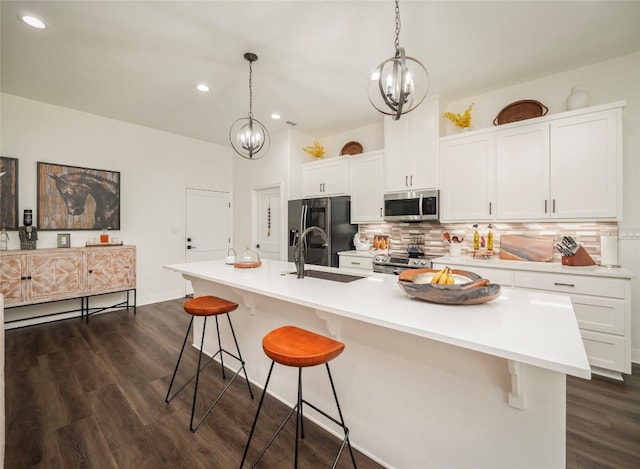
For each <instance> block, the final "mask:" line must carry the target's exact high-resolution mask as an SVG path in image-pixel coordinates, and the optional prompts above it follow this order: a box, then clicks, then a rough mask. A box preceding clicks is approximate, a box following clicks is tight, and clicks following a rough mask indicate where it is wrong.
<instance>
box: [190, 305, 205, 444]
mask: <svg viewBox="0 0 640 469" xmlns="http://www.w3.org/2000/svg"><path fill="white" fill-rule="evenodd" d="M206 329H207V317H206V316H205V317H204V323H203V325H202V338H201V339H200V353H199V354H198V371H197V372H196V386H195V389H194V390H193V404H192V405H191V423H190V425H189V428H190V429H191V432H192V433H195V431H196V430H197V429H198V427H199V426H200V424H201V423H202V420H204V417H203V418H202V420H200V422H198V425H196V426H195V428H194V426H193V415H194V414H195V412H196V399H197V397H198V382H199V381H200V363H201V362H202V349H203V348H204V333H205V330H206ZM205 417H206V415H205Z"/></svg>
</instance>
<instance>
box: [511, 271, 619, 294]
mask: <svg viewBox="0 0 640 469" xmlns="http://www.w3.org/2000/svg"><path fill="white" fill-rule="evenodd" d="M515 286H516V287H522V288H533V289H536V290H547V291H555V292H558V293H566V294H572V293H575V294H582V295H594V296H606V297H609V298H624V296H625V284H624V281H623V280H620V279H616V278H606V277H587V276H582V275H562V274H551V273H540V272H515Z"/></svg>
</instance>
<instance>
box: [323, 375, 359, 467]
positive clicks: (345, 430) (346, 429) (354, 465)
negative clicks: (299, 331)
mask: <svg viewBox="0 0 640 469" xmlns="http://www.w3.org/2000/svg"><path fill="white" fill-rule="evenodd" d="M325 365H326V366H327V374H328V375H329V382H330V383H331V390H332V391H333V397H334V399H335V400H336V407H337V408H338V415H339V416H340V424H341V425H342V429H343V430H344V441H343V442H342V446H341V447H340V451H339V452H338V456H337V457H336V460H335V462H334V463H333V468H335V467H336V466H337V465H338V460H339V459H340V455H341V454H342V450H343V449H344V443H345V441H346V443H347V446H348V447H349V453H351V462H353V467H354V468H355V467H356V458H355V457H354V455H353V449H352V448H351V442H350V441H349V429H348V428H347V426H346V425H345V424H344V418H343V417H342V410H341V409H340V403H339V402H338V394H337V393H336V388H335V386H334V385H333V378H332V377H331V370H330V369H329V363H325Z"/></svg>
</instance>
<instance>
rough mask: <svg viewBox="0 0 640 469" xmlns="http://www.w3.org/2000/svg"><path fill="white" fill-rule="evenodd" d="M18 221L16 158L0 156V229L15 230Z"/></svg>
mask: <svg viewBox="0 0 640 469" xmlns="http://www.w3.org/2000/svg"><path fill="white" fill-rule="evenodd" d="M18 223H19V221H18V160H17V159H16V158H8V157H6V156H0V230H1V229H3V228H4V229H7V230H17V229H18Z"/></svg>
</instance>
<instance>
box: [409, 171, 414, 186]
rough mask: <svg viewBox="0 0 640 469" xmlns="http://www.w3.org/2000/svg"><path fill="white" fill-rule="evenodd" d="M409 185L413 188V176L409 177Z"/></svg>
mask: <svg viewBox="0 0 640 469" xmlns="http://www.w3.org/2000/svg"><path fill="white" fill-rule="evenodd" d="M409 185H410V186H411V187H413V174H412V175H411V176H409Z"/></svg>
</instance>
